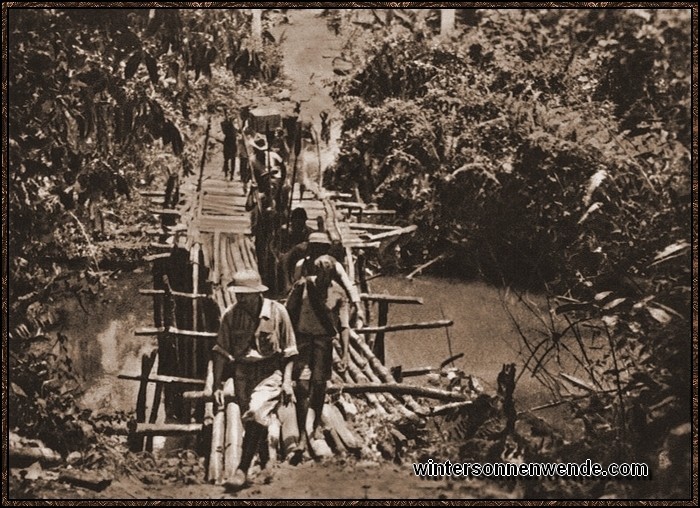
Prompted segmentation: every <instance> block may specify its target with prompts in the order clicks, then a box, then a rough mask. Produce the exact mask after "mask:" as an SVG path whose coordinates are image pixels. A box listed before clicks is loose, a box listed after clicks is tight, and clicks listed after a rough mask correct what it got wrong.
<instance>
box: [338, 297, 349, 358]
mask: <svg viewBox="0 0 700 508" xmlns="http://www.w3.org/2000/svg"><path fill="white" fill-rule="evenodd" d="M338 321H339V325H340V346H341V353H340V360H341V364H340V367H341V370H345V369H346V368H347V366H348V354H349V352H350V310H349V309H348V302H347V300H346V299H345V296H344V295H342V296H341V297H340V302H339V305H338Z"/></svg>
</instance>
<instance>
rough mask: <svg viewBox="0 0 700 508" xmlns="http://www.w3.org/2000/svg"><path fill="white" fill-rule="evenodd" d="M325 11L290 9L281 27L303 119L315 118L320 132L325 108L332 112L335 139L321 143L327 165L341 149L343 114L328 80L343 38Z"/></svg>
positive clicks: (286, 60) (287, 69) (286, 69)
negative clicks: (329, 23) (330, 27)
mask: <svg viewBox="0 0 700 508" xmlns="http://www.w3.org/2000/svg"><path fill="white" fill-rule="evenodd" d="M321 12H322V10H321V9H290V10H289V22H290V23H289V24H285V25H282V26H280V27H279V28H278V29H279V31H280V33H282V32H284V34H285V40H284V43H283V44H282V54H283V55H284V73H285V74H286V76H287V77H288V78H289V80H290V83H291V87H290V92H291V97H292V99H293V100H300V101H302V110H301V117H302V119H303V120H305V121H310V122H312V124H313V126H314V128H315V129H316V131H317V132H319V133H320V131H321V117H320V114H321V112H322V111H327V112H328V113H329V114H330V116H331V119H332V123H331V142H330V143H329V144H328V145H325V144H323V143H322V144H321V165H322V167H323V168H326V167H328V166H329V165H330V164H332V163H333V161H334V159H335V156H336V154H337V152H338V148H337V143H336V140H337V138H338V135H339V134H340V117H339V116H338V112H337V110H336V109H335V105H334V103H333V99H331V97H330V96H329V93H328V92H329V90H330V89H329V88H328V87H326V86H324V84H325V83H328V82H329V81H330V80H331V79H332V78H333V76H334V74H333V58H335V57H336V56H338V55H340V42H341V40H340V39H339V38H337V37H335V36H334V35H333V34H332V33H330V32H329V31H328V30H327V28H326V21H325V18H322V17H319V14H320V13H321Z"/></svg>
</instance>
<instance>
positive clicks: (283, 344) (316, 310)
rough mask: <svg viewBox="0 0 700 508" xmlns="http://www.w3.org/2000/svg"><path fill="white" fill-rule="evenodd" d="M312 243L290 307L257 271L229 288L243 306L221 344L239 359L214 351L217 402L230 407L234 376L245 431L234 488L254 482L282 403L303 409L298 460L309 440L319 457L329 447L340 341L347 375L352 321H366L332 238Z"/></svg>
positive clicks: (239, 276) (290, 448) (293, 454)
mask: <svg viewBox="0 0 700 508" xmlns="http://www.w3.org/2000/svg"><path fill="white" fill-rule="evenodd" d="M298 215H299V214H298ZM298 239H304V236H303V235H302V236H301V237H299V238H298ZM305 240H306V241H302V242H299V243H298V245H297V247H299V249H298V251H299V252H304V254H305V255H303V257H300V258H299V259H298V260H296V262H295V263H293V265H294V277H295V280H296V281H295V283H294V285H293V287H292V289H291V291H290V292H289V294H288V296H287V298H286V303H285V304H284V305H283V304H282V303H280V302H278V301H275V300H272V299H270V298H266V297H265V296H264V293H265V292H266V291H267V290H268V287H267V286H266V285H264V284H263V282H262V281H261V279H260V276H259V275H258V273H257V272H256V271H255V270H242V271H239V272H237V273H236V274H235V275H234V277H233V280H232V282H231V283H230V284H229V286H228V290H230V291H232V292H233V293H234V295H235V300H236V303H235V304H234V305H232V306H231V307H229V308H228V309H227V310H226V312H225V313H224V315H223V316H222V318H221V324H220V329H219V334H218V339H217V345H218V346H219V348H222V349H223V350H224V351H227V352H228V353H230V355H231V357H232V358H233V361H230V360H229V359H227V358H226V357H224V356H222V355H219V354H214V390H215V391H214V399H215V401H216V403H217V404H219V405H223V404H224V392H223V384H224V382H225V381H226V380H227V379H228V378H233V384H234V391H235V396H234V399H235V402H236V403H237V404H238V405H239V407H240V410H241V414H242V420H243V422H244V428H245V434H244V439H243V446H242V454H241V461H240V464H239V466H238V469H237V470H236V472H235V474H234V476H233V477H232V478H229V479H227V481H226V485H227V486H228V487H229V488H242V487H244V486H245V485H247V483H248V476H247V473H248V469H249V468H250V465H251V463H252V461H253V458H254V457H255V454H256V452H257V450H258V449H259V446H260V443H261V442H262V441H263V440H264V439H265V438H266V435H267V426H268V425H269V423H270V415H271V414H272V413H273V412H274V411H275V410H276V409H277V408H278V407H279V406H280V405H281V406H283V407H285V408H287V409H288V408H289V407H290V406H295V408H296V422H294V423H296V429H294V430H293V431H292V434H294V432H296V435H292V436H285V445H286V446H285V448H286V449H287V452H288V459H289V460H290V462H298V461H300V460H301V458H302V456H303V454H304V451H305V450H306V444H307V443H308V445H309V447H310V449H311V450H310V451H311V453H312V454H313V455H314V456H317V457H320V456H323V455H324V453H325V452H324V450H327V445H325V441H324V440H323V439H322V434H320V432H319V428H320V421H321V414H322V411H323V404H324V400H325V395H326V386H327V382H328V381H329V380H330V379H331V374H332V369H333V365H334V358H333V352H334V343H337V345H338V348H337V349H338V354H337V365H336V368H337V369H338V370H339V371H340V372H342V371H344V370H345V369H346V367H347V358H348V347H349V338H350V323H351V320H352V322H353V324H354V326H356V327H359V326H362V322H363V321H364V316H363V313H362V310H361V306H360V299H359V295H358V292H357V290H356V288H355V287H354V284H353V283H352V281H350V279H349V277H348V276H347V273H346V272H345V269H344V268H343V266H342V264H340V263H339V262H338V261H337V260H336V259H335V258H334V257H333V256H331V255H329V254H328V251H329V250H330V248H331V242H330V240H329V239H328V236H327V234H326V233H325V232H313V233H309V234H308V237H307V238H306V239H305ZM292 427H294V426H292Z"/></svg>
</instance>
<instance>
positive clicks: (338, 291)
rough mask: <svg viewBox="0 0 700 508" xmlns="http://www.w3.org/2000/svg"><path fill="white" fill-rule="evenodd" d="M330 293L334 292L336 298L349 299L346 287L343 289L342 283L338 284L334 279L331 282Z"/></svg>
mask: <svg viewBox="0 0 700 508" xmlns="http://www.w3.org/2000/svg"><path fill="white" fill-rule="evenodd" d="M328 294H332V295H333V296H335V297H336V298H339V299H341V298H342V299H345V300H347V298H346V297H345V296H346V295H345V289H343V286H341V285H340V284H338V283H337V282H336V281H334V280H332V281H331V284H330V286H329V290H328Z"/></svg>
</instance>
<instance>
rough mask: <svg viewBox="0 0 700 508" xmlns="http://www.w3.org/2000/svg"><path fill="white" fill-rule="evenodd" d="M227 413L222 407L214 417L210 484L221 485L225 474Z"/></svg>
mask: <svg viewBox="0 0 700 508" xmlns="http://www.w3.org/2000/svg"><path fill="white" fill-rule="evenodd" d="M225 424H226V413H225V411H224V408H222V407H220V408H218V410H217V411H216V414H215V415H214V424H213V425H212V432H211V453H210V454H209V469H208V471H207V480H208V481H209V483H215V484H217V485H219V484H221V482H222V480H223V474H224V433H225Z"/></svg>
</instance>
